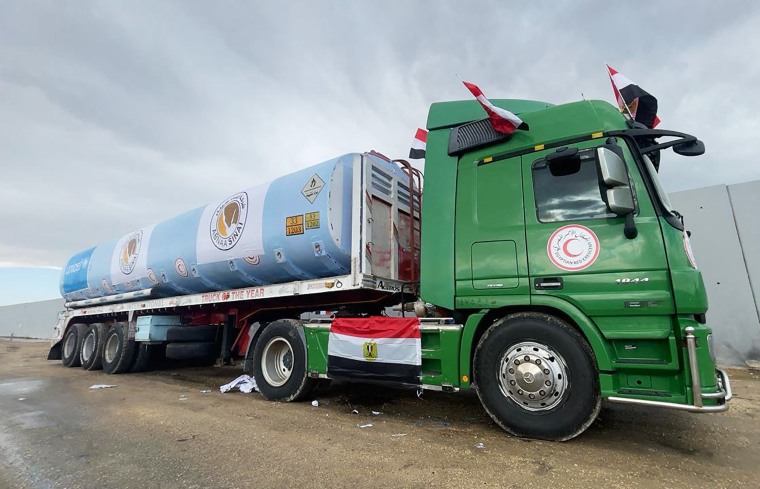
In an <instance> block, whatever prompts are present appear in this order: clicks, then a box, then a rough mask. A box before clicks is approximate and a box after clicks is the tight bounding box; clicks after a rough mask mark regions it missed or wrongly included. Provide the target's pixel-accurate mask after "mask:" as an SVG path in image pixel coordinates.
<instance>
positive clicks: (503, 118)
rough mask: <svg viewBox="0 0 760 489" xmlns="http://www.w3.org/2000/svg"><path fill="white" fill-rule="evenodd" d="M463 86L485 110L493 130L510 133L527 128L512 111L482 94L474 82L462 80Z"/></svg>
mask: <svg viewBox="0 0 760 489" xmlns="http://www.w3.org/2000/svg"><path fill="white" fill-rule="evenodd" d="M462 83H464V86H465V87H467V89H468V90H469V91H470V93H472V94H473V95H474V96H475V98H476V99H477V100H478V102H480V105H482V106H483V108H484V109H485V111H486V112H487V113H488V119H489V120H490V121H491V125H492V126H493V129H494V131H496V132H500V133H503V134H512V133H513V132H515V129H523V130H525V131H527V130H528V124H526V123H525V122H523V120H522V119H520V118H519V117H517V116H516V115H515V114H513V113H512V112H510V111H508V110H506V109H502V108H501V107H496V106H495V105H494V104H492V103H491V101H490V100H488V99H487V98H486V96H485V95H483V92H482V91H481V90H480V88H478V86H477V85H475V84H474V83H470V82H466V81H462Z"/></svg>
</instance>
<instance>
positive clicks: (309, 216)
mask: <svg viewBox="0 0 760 489" xmlns="http://www.w3.org/2000/svg"><path fill="white" fill-rule="evenodd" d="M317 228H319V212H307V213H306V229H317Z"/></svg>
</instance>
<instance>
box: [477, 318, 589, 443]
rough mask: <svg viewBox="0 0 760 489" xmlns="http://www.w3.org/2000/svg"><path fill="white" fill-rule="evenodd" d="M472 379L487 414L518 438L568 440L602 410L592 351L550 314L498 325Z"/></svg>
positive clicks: (481, 346)
mask: <svg viewBox="0 0 760 489" xmlns="http://www.w3.org/2000/svg"><path fill="white" fill-rule="evenodd" d="M473 377H474V380H475V382H476V386H477V391H478V396H479V397H480V401H481V403H482V404H483V407H484V408H485V410H486V411H487V412H488V414H489V415H490V416H491V418H493V420H494V421H495V422H496V423H497V424H498V425H499V426H501V427H502V428H504V429H505V430H506V431H508V432H510V433H512V434H514V435H517V436H523V437H530V438H542V439H546V440H554V441H565V440H569V439H571V438H574V437H576V436H578V435H580V434H581V433H583V432H584V431H585V430H586V428H588V427H589V426H590V425H591V424H592V423H593V422H594V420H595V419H596V417H597V415H598V414H599V409H600V408H601V396H600V393H599V380H598V378H599V375H598V372H597V369H596V364H595V362H594V355H593V353H592V351H591V348H590V347H589V346H588V343H587V342H586V340H585V339H584V338H583V337H582V336H581V335H580V333H578V332H577V331H576V330H575V329H574V328H573V327H572V326H570V325H569V324H568V323H566V322H565V321H562V320H561V319H559V318H556V317H554V316H550V315H548V314H541V313H520V314H513V315H510V316H507V317H505V318H503V319H501V320H499V321H497V322H496V323H494V324H493V325H492V326H491V327H490V328H489V329H488V330H487V331H486V332H485V334H483V336H482V337H481V339H480V342H479V343H478V346H477V349H476V350H475V361H474V365H473Z"/></svg>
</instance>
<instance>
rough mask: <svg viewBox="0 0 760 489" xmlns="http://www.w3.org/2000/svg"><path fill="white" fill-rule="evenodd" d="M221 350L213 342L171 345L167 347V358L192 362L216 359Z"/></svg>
mask: <svg viewBox="0 0 760 489" xmlns="http://www.w3.org/2000/svg"><path fill="white" fill-rule="evenodd" d="M218 354H219V348H218V347H217V345H216V343H214V342H211V341H206V342H194V343H169V344H168V345H166V358H169V359H172V360H190V359H196V358H204V359H206V358H214V357H215V356H218Z"/></svg>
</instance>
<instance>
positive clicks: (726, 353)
mask: <svg viewBox="0 0 760 489" xmlns="http://www.w3.org/2000/svg"><path fill="white" fill-rule="evenodd" d="M670 199H671V201H672V203H673V207H674V208H675V209H677V210H678V211H679V212H681V213H682V214H683V215H684V216H685V224H686V229H688V230H690V231H691V232H692V235H691V243H692V248H693V249H694V255H695V256H696V259H697V265H698V266H699V269H700V270H701V271H702V277H703V278H704V281H705V286H706V287H707V296H708V299H709V304H710V309H709V311H708V313H707V322H708V324H709V325H710V327H711V328H712V329H713V332H714V339H715V347H716V348H715V349H716V354H717V356H718V361H719V363H722V364H724V365H734V366H747V365H750V366H758V365H760V313H759V312H758V311H759V310H760V308H758V296H757V293H758V292H760V290H758V288H760V226H759V225H758V213H759V212H760V181H754V182H748V183H743V184H739V185H730V186H726V185H716V186H714V187H706V188H700V189H695V190H688V191H684V192H676V193H673V194H671V195H670Z"/></svg>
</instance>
